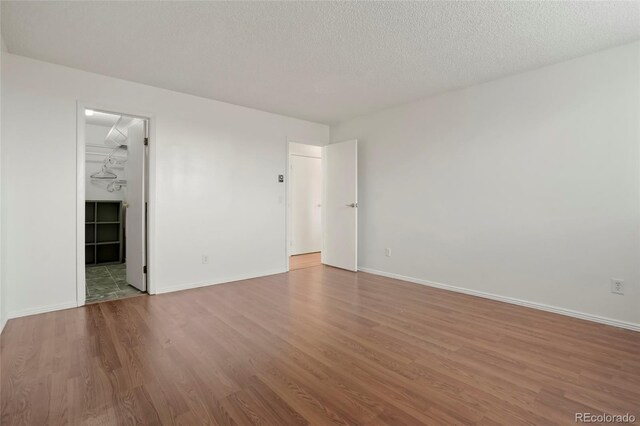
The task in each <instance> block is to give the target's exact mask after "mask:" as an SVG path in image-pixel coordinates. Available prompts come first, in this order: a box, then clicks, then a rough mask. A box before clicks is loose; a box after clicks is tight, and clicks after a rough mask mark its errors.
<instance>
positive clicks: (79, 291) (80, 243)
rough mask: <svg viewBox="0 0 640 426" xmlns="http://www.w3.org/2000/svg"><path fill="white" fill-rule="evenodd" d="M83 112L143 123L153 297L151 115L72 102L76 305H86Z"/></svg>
mask: <svg viewBox="0 0 640 426" xmlns="http://www.w3.org/2000/svg"><path fill="white" fill-rule="evenodd" d="M85 109H92V110H94V111H100V112H106V113H110V114H119V115H127V116H130V117H136V118H141V119H144V120H147V129H148V137H149V141H150V142H149V145H148V148H147V149H148V151H147V165H148V167H147V170H146V179H147V185H148V188H149V189H148V191H147V194H146V196H147V200H146V202H147V213H148V214H147V223H146V228H147V232H146V240H147V249H146V257H147V293H149V294H155V293H156V287H155V279H154V277H155V264H156V262H155V258H156V244H155V242H156V208H155V206H156V151H155V140H156V138H155V136H156V128H155V123H156V120H155V115H154V114H153V113H149V112H145V111H138V110H132V109H130V108H128V107H126V106H125V107H121V106H117V105H116V106H114V105H103V104H98V103H95V102H84V101H80V100H78V101H77V102H76V304H77V306H83V305H84V304H85V302H86V295H85V291H86V277H85V255H84V244H85V232H84V231H85V226H84V222H85V216H84V214H85V199H86V194H85V161H86V155H85V153H86V145H85V124H86V121H85Z"/></svg>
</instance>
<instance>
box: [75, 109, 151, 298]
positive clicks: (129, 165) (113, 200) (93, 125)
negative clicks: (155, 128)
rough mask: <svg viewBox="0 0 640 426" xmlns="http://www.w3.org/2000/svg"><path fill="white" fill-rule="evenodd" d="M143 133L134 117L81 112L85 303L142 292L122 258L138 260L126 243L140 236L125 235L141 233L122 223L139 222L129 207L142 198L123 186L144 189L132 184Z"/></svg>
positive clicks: (142, 124) (140, 175) (136, 175)
mask: <svg viewBox="0 0 640 426" xmlns="http://www.w3.org/2000/svg"><path fill="white" fill-rule="evenodd" d="M145 129H146V122H145V120H143V119H140V118H136V117H128V116H124V115H118V114H111V113H106V112H99V111H93V110H85V144H86V146H85V157H86V160H85V173H86V176H85V277H86V290H85V295H86V299H85V300H86V302H87V303H91V302H98V301H104V300H112V299H118V298H122V297H128V296H132V295H138V294H141V293H143V292H144V290H146V289H145V288H144V286H141V285H140V283H134V282H133V281H134V280H132V278H133V277H131V276H128V275H131V273H129V274H128V273H127V272H128V269H130V268H128V265H127V260H128V257H135V258H138V259H139V258H141V255H140V254H138V253H129V252H128V251H130V250H127V239H130V238H132V237H133V238H136V239H139V238H140V235H128V233H134V234H135V233H138V232H143V230H142V229H140V230H139V231H138V230H137V228H140V226H137V227H136V226H131V224H129V225H130V226H128V224H127V221H133V222H139V220H140V219H142V220H143V221H144V218H139V217H132V215H135V214H136V213H135V210H136V209H133V210H134V212H132V209H130V207H131V206H132V205H141V204H144V199H138V198H140V196H141V194H140V191H133V190H130V188H129V186H130V185H132V184H133V185H134V186H136V187H141V186H142V187H143V186H144V182H137V181H136V180H140V179H144V173H143V171H142V170H137V168H140V167H141V166H142V165H143V164H144V161H143V159H142V158H137V157H140V156H141V155H142V154H143V153H144V148H143V146H142V145H143V144H144V132H145ZM134 144H139V145H140V146H134ZM132 156H133V157H132ZM132 179H133V180H134V181H132ZM134 198H135V199H134ZM137 210H138V211H140V209H137ZM136 248H137V247H133V248H132V250H133V249H136ZM132 284H136V285H135V286H134V285H132ZM136 287H138V288H136ZM140 287H142V288H140Z"/></svg>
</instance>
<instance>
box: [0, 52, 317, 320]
mask: <svg viewBox="0 0 640 426" xmlns="http://www.w3.org/2000/svg"><path fill="white" fill-rule="evenodd" d="M2 88H3V91H2V119H3V120H2V121H3V123H4V124H5V125H4V126H3V127H2V150H3V154H4V155H3V164H2V167H3V171H4V172H5V179H4V180H3V182H2V184H3V192H5V194H3V195H5V196H6V202H5V203H3V205H2V207H3V213H4V214H6V221H7V222H6V223H7V227H6V228H5V231H6V263H4V267H5V268H6V278H7V281H6V284H7V292H8V293H7V300H8V302H9V303H8V311H9V315H10V316H17V315H24V314H28V313H33V312H38V311H42V310H50V309H56V308H62V307H68V306H73V305H74V304H75V300H76V278H75V272H76V266H75V263H76V245H75V242H76V239H75V232H76V219H75V215H76V156H75V153H76V100H78V99H80V100H81V101H83V102H87V103H95V104H97V105H99V106H103V107H112V109H115V110H122V109H124V110H125V111H124V112H128V111H147V112H149V113H150V114H153V115H154V119H155V135H156V137H155V139H152V140H151V149H152V150H155V155H156V176H155V179H156V181H155V182H156V185H155V187H156V199H155V203H156V234H155V237H156V257H155V264H154V265H150V268H151V271H152V274H151V275H152V276H151V277H150V278H151V279H153V280H155V286H156V288H157V290H158V291H172V290H177V289H181V288H187V287H193V286H197V285H205V284H211V283H217V282H224V281H229V280H233V279H238V278H246V277H250V276H259V275H265V274H270V273H276V272H282V271H285V270H286V268H287V266H286V253H285V247H286V244H285V202H284V198H285V185H284V184H282V183H278V179H277V176H278V174H282V173H284V172H285V169H286V152H287V146H286V141H287V138H288V137H291V138H295V139H296V140H304V141H314V142H315V143H317V144H319V145H322V144H326V143H327V142H328V140H329V128H328V127H327V126H325V125H321V124H316V123H311V122H306V121H302V120H297V119H292V118H288V117H284V116H280V115H276V114H270V113H265V112H262V111H257V110H253V109H249V108H244V107H239V106H235V105H230V104H225V103H222V102H216V101H212V100H208V99H203V98H198V97H194V96H189V95H184V94H180V93H176V92H171V91H167V90H162V89H157V88H153V87H150V86H144V85H141V84H136V83H131V82H127V81H123V80H118V79H114V78H109V77H105V76H100V75H96V74H91V73H87V72H83V71H79V70H74V69H70V68H66V67H61V66H57V65H53V64H48V63H45V62H39V61H35V60H31V59H27V58H24V57H19V56H16V55H10V54H9V55H4V57H3V63H2ZM51 176H55V179H52V178H51ZM43 205H49V206H52V208H50V209H48V210H47V214H46V215H43V212H42V206H43ZM203 254H207V255H208V256H209V263H208V264H206V265H204V264H202V255H203Z"/></svg>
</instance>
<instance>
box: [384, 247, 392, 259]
mask: <svg viewBox="0 0 640 426" xmlns="http://www.w3.org/2000/svg"><path fill="white" fill-rule="evenodd" d="M384 255H385V256H387V257H391V249H390V248H386V249H384Z"/></svg>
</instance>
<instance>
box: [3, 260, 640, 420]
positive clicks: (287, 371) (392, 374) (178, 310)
mask: <svg viewBox="0 0 640 426" xmlns="http://www.w3.org/2000/svg"><path fill="white" fill-rule="evenodd" d="M0 350H1V356H2V360H1V367H2V375H1V379H0V380H1V391H2V393H1V400H2V401H1V402H2V419H1V420H2V422H1V423H2V424H3V425H14V424H25V425H44V424H52V425H61V424H81V425H90V424H100V425H111V424H134V423H139V424H153V425H157V424H185V425H199V424H221V425H223V424H224V425H226V424H239V425H244V424H272V425H289V424H314V425H322V424H362V425H382V424H388V425H402V424H405V425H416V424H432V425H445V424H474V423H476V424H494V425H495V424H503V425H519V424H569V423H573V422H574V413H575V412H591V413H609V414H624V413H627V412H629V413H632V414H634V415H635V416H636V419H639V418H640V410H639V404H638V402H639V401H640V333H636V332H632V331H628V330H622V329H617V328H613V327H609V326H604V325H600V324H595V323H590V322H586V321H581V320H577V319H573V318H568V317H563V316H559V315H555V314H551V313H547V312H541V311H536V310H532V309H527V308H523V307H519V306H514V305H509V304H504V303H500V302H495V301H490V300H485V299H481V298H475V297H472V296H467V295H462V294H457V293H451V292H447V291H444V290H438V289H433V288H429V287H425V286H420V285H416V284H410V283H405V282H402V281H397V280H392V279H388V278H382V277H378V276H374V275H369V274H365V273H358V274H354V273H350V272H346V271H342V270H338V269H333V268H330V267H325V266H320V267H314V268H306V269H300V270H295V271H292V272H290V273H288V274H281V275H274V276H270V277H265V278H259V279H253V280H247V281H241V282H236V283H229V284H222V285H216V286H211V287H204V288H199V289H194V290H188V291H182V292H177V293H171V294H165V295H159V296H148V297H147V296H145V297H135V298H130V299H124V300H118V301H112V302H104V303H99V304H94V305H89V306H86V307H83V308H79V309H69V310H65V311H58V312H53V313H48V314H42V315H35V316H30V317H24V318H19V319H15V320H11V321H9V323H8V324H7V326H6V329H5V331H4V332H3V334H2V338H1V349H0Z"/></svg>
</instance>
